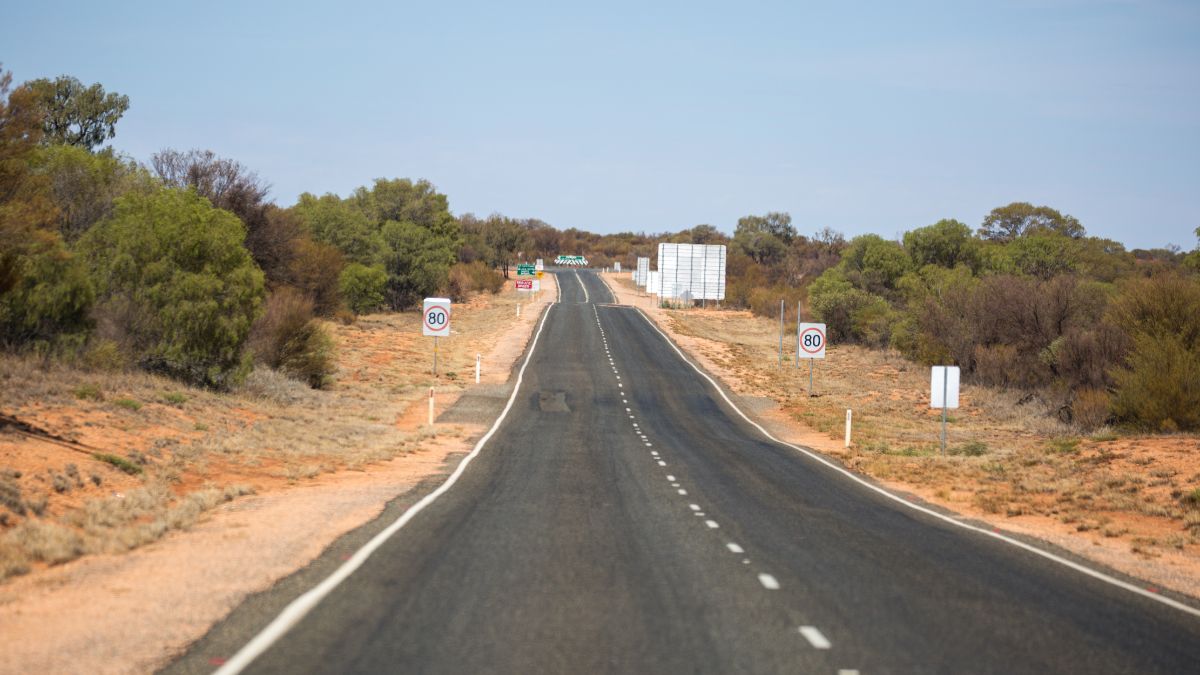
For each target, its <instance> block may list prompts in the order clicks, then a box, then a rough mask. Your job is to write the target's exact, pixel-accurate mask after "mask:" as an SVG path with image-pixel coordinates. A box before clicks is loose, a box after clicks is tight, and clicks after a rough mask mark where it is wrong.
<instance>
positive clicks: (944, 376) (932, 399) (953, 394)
mask: <svg viewBox="0 0 1200 675" xmlns="http://www.w3.org/2000/svg"><path fill="white" fill-rule="evenodd" d="M958 377H959V370H958V366H934V367H933V368H931V369H930V373H929V407H930V408H941V409H942V455H945V454H946V410H947V409H950V408H954V409H957V408H958Z"/></svg>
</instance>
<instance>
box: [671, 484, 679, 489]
mask: <svg viewBox="0 0 1200 675" xmlns="http://www.w3.org/2000/svg"><path fill="white" fill-rule="evenodd" d="M671 487H673V488H677V487H679V483H671Z"/></svg>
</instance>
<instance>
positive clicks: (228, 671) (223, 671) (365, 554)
mask: <svg viewBox="0 0 1200 675" xmlns="http://www.w3.org/2000/svg"><path fill="white" fill-rule="evenodd" d="M552 308H553V305H550V306H547V308H546V313H545V314H543V315H542V322H541V323H540V324H538V329H537V333H535V334H534V336H533V343H532V344H531V345H530V346H529V353H528V354H526V355H525V363H523V364H521V370H520V371H519V372H518V373H517V382H516V385H514V386H513V391H512V394H511V395H510V396H509V397H508V403H507V404H506V405H505V406H504V410H503V411H501V412H500V416H499V417H497V418H496V421H495V422H494V423H493V424H492V428H491V429H488V432H487V433H486V434H484V435H483V438H480V439H479V441H478V442H477V443H476V444H475V447H474V448H473V449H472V450H471V452H470V453H469V454H468V455H467V456H466V457H464V458H463V459H462V461H461V462H459V463H458V467H457V468H455V469H454V473H452V474H450V477H449V478H447V479H446V482H444V483H442V484H441V485H439V486H438V487H437V489H435V490H434V491H433V492H430V493H429V494H427V495H425V496H424V497H422V498H421V499H420V501H418V502H417V503H416V504H413V505H412V506H410V507H408V510H406V511H405V512H404V513H402V514H401V515H400V517H399V518H397V519H396V520H395V521H393V522H392V524H391V525H388V526H387V528H386V529H384V530H383V531H382V532H380V533H379V534H377V535H375V536H374V537H372V538H371V540H370V541H368V542H367V543H366V544H364V545H363V546H362V548H360V549H358V550H357V551H355V553H354V555H352V556H350V559H349V560H347V561H346V562H344V563H342V566H341V567H339V568H337V569H336V570H334V572H333V574H330V575H329V576H328V577H325V579H324V580H323V581H322V582H321V583H319V584H317V585H316V586H313V587H312V588H311V589H309V590H308V591H306V592H305V593H304V594H303V595H301V596H300V597H298V598H296V599H295V600H293V601H292V602H291V603H289V604H288V606H287V607H285V608H284V609H283V611H282V612H280V613H279V615H278V616H276V617H275V619H274V620H272V621H271V623H269V624H267V626H266V627H265V628H263V629H262V630H261V631H260V632H259V633H258V634H257V635H255V636H254V638H253V639H252V640H250V641H249V642H247V643H246V645H245V646H243V647H242V648H241V649H239V650H238V652H237V653H236V654H234V655H233V656H232V657H231V658H230V659H229V660H228V661H226V662H225V664H224V665H222V666H221V667H220V668H218V669H217V670H216V671H215V673H214V675H234V674H235V673H240V672H242V669H244V668H245V667H246V666H248V665H250V664H251V663H253V661H254V659H256V658H258V657H259V656H261V655H262V653H263V652H265V651H267V650H268V649H270V648H271V645H273V644H275V642H276V641H278V640H279V638H281V637H283V636H284V635H285V634H287V632H288V631H289V630H291V628H292V627H293V626H295V625H296V624H297V623H299V622H300V620H301V619H303V618H304V617H305V616H306V615H307V614H308V613H309V612H311V611H312V610H313V608H314V607H316V606H317V604H319V603H320V602H321V600H323V599H325V597H326V596H327V595H329V594H330V593H332V592H333V590H334V589H335V588H337V587H338V585H339V584H341V583H342V582H343V581H345V580H346V579H347V578H349V577H350V575H351V574H354V572H355V571H357V570H358V568H359V567H362V565H363V563H365V562H366V561H367V558H369V557H371V554H372V553H374V552H375V551H376V550H377V549H379V547H380V546H383V544H384V543H385V542H387V540H388V539H390V538H391V537H392V535H394V534H396V532H398V531H399V530H400V528H402V527H404V526H405V525H407V524H408V522H409V521H410V520H412V519H413V517H414V516H416V515H417V514H418V513H420V512H421V511H423V510H424V509H425V507H427V506H429V505H430V504H432V503H433V502H434V500H436V499H437V498H438V497H440V496H442V495H443V494H445V493H446V492H447V491H448V490H449V489H450V488H451V486H453V485H454V484H455V483H456V482H458V478H459V476H461V475H462V474H463V472H464V471H465V470H466V468H467V465H468V464H470V463H471V460H473V459H475V456H476V455H478V454H479V451H480V450H482V449H483V446H484V445H485V444H486V443H487V442H488V440H490V439H491V437H492V435H493V434H494V433H496V429H498V428H500V424H501V423H502V422H503V421H504V418H505V417H506V416H508V411H509V410H510V409H511V408H512V405H513V402H514V401H516V399H517V392H519V391H520V389H521V381H522V379H523V378H524V376H525V368H526V367H528V366H529V361H530V359H532V358H533V351H534V349H535V348H536V347H537V343H538V338H539V337H541V335H542V328H544V327H545V325H546V319H548V318H549V317H550V310H551V309H552Z"/></svg>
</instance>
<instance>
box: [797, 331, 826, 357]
mask: <svg viewBox="0 0 1200 675" xmlns="http://www.w3.org/2000/svg"><path fill="white" fill-rule="evenodd" d="M810 333H815V334H816V335H817V336H819V337H820V340H819V341H818V342H817V344H816V345H814V346H813V347H811V348H810V347H808V345H806V344H805V341H804V336H806V335H809V334H810ZM800 350H801V351H803V352H804V353H805V354H810V355H817V354H822V353H824V351H825V331H823V330H821V329H820V328H818V327H816V326H809V327H808V328H805V329H804V330H803V331H801V332H800Z"/></svg>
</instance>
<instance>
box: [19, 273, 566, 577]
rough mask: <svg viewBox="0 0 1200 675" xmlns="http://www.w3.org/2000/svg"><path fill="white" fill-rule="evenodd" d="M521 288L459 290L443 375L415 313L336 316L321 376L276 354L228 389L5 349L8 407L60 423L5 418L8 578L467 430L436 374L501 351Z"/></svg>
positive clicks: (458, 385) (457, 385)
mask: <svg viewBox="0 0 1200 675" xmlns="http://www.w3.org/2000/svg"><path fill="white" fill-rule="evenodd" d="M552 297H553V291H551V298H552ZM518 300H520V301H522V304H524V303H525V302H527V298H520V299H519V298H518V296H517V294H516V293H515V292H513V291H510V290H506V291H505V292H503V293H501V294H499V295H496V296H492V295H484V296H476V297H474V298H472V299H471V300H470V301H469V302H466V303H460V304H456V305H455V307H454V317H453V321H454V323H453V326H454V334H453V335H452V336H451V337H450V338H447V339H443V340H441V341H440V345H439V347H440V354H439V371H440V373H439V375H440V376H439V377H438V378H434V377H433V376H432V374H431V373H430V372H429V369H430V362H431V359H432V341H431V340H430V339H429V338H425V337H422V336H421V334H420V319H419V315H418V314H417V313H415V312H413V313H404V314H380V315H370V316H364V317H361V318H360V319H359V320H358V321H357V322H355V323H353V324H351V325H340V324H333V323H328V324H326V327H327V328H328V329H329V330H330V332H331V333H332V334H333V335H334V338H335V340H336V342H337V343H338V354H339V364H338V365H339V370H338V373H337V376H336V378H335V382H334V383H333V384H332V386H331V387H329V388H328V389H327V390H322V391H317V390H313V389H310V388H308V387H307V386H305V385H304V384H303V383H300V382H297V381H295V380H291V379H288V378H286V377H284V376H282V375H280V374H279V373H277V372H275V371H272V370H269V369H263V368H259V369H256V370H255V371H254V372H253V373H252V374H251V375H250V376H249V378H248V379H247V380H246V382H245V383H244V384H243V385H242V386H241V387H240V388H238V389H237V390H236V391H233V392H230V393H217V392H213V391H209V390H204V389H195V388H190V387H186V386H184V385H181V384H180V383H178V382H176V381H173V380H169V379H166V378H162V377H158V376H154V375H149V374H145V373H141V372H124V371H116V372H113V371H110V370H103V369H98V370H92V371H89V370H83V369H79V368H74V367H69V366H66V365H63V364H60V363H54V362H50V363H47V362H44V361H42V360H38V359H33V358H27V357H20V356H13V355H0V413H3V414H5V415H9V416H11V417H15V418H17V419H18V420H20V421H21V422H24V423H27V424H31V425H33V426H35V427H37V428H38V429H40V430H43V431H45V432H47V433H48V434H51V435H52V436H54V437H55V439H57V440H55V439H47V438H38V437H31V436H30V435H28V434H21V433H15V432H14V431H13V430H11V429H9V430H8V431H0V579H3V578H5V577H6V576H9V575H12V574H17V573H23V572H25V571H28V570H29V569H31V568H36V567H37V566H38V565H46V564H57V563H60V562H63V561H66V560H70V559H72V558H74V557H77V556H79V555H83V554H87V553H93V552H102V551H103V552H114V551H123V550H128V549H131V548H134V547H137V546H140V545H143V544H145V543H147V542H150V541H154V540H155V539H157V538H159V537H161V536H163V535H164V534H165V533H167V532H170V531H172V530H179V529H186V528H187V527H189V526H190V525H191V524H192V523H194V522H195V521H196V520H197V519H198V518H200V517H201V516H202V514H203V513H204V512H205V511H207V510H209V509H211V508H214V507H215V506H217V505H219V504H221V503H223V502H224V501H227V500H229V499H232V498H234V497H236V496H238V495H242V494H248V493H251V492H254V491H264V490H272V489H283V488H286V487H287V486H289V485H291V484H294V483H297V482H301V481H306V480H310V479H312V478H314V477H316V476H318V475H320V474H322V473H326V472H330V471H336V470H343V469H353V470H364V469H365V468H366V467H369V466H370V465H371V464H372V463H374V462H379V461H382V460H387V459H391V458H394V457H397V456H402V455H408V454H411V453H414V452H420V451H421V450H422V448H423V447H424V446H425V445H426V444H428V443H431V442H435V441H436V440H437V436H438V434H449V435H451V436H459V435H462V434H463V433H464V432H463V431H461V430H459V429H457V428H455V427H449V428H443V427H440V426H439V427H437V428H429V427H426V426H424V423H425V419H424V417H425V416H424V408H425V407H424V402H425V400H426V397H427V396H428V391H429V388H430V387H433V388H434V389H435V390H436V391H437V392H438V396H439V402H440V401H444V400H447V399H449V398H452V397H454V396H456V395H457V393H458V392H460V391H462V390H463V389H465V388H466V387H468V386H470V385H471V384H473V376H474V365H475V354H476V353H488V352H490V351H492V348H493V347H494V346H495V344H494V343H495V340H496V336H497V335H498V334H501V333H503V331H504V329H506V328H507V327H508V326H509V324H511V323H512V317H514V316H515V305H516V303H517V302H518ZM506 374H507V373H504V374H503V375H506ZM497 375H500V374H497ZM499 379H500V380H503V379H504V378H503V376H500V377H499ZM72 443H75V444H77V445H75V446H72Z"/></svg>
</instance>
